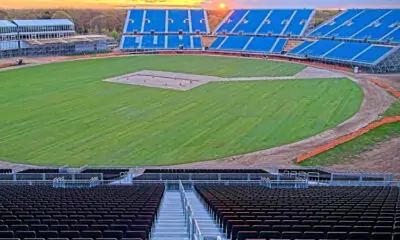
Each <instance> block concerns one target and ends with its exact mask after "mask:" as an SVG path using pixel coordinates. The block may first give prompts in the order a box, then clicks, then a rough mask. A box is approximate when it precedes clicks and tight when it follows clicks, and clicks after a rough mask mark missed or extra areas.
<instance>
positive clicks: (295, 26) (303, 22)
mask: <svg viewBox="0 0 400 240" xmlns="http://www.w3.org/2000/svg"><path fill="white" fill-rule="evenodd" d="M313 12H314V10H311V9H302V10H296V14H295V15H294V17H293V18H292V20H291V21H290V23H289V25H288V26H287V28H286V29H285V32H284V33H283V34H284V35H287V34H290V35H293V36H300V35H302V33H303V32H304V30H305V28H306V26H307V25H308V22H309V20H310V17H311V15H312V14H313Z"/></svg>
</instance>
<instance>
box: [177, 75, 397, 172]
mask: <svg viewBox="0 0 400 240" xmlns="http://www.w3.org/2000/svg"><path fill="white" fill-rule="evenodd" d="M336 73H337V72H336ZM341 74H343V75H344V76H347V77H349V78H350V79H351V80H353V81H354V82H356V83H357V84H358V85H359V86H360V87H361V88H362V89H363V91H364V100H363V102H362V105H361V108H360V111H359V112H358V113H356V114H355V115H354V116H353V117H352V118H350V119H348V120H347V121H345V122H343V123H342V124H340V125H338V126H336V127H334V128H332V129H329V130H327V131H325V132H323V133H321V134H318V135H316V136H313V137H311V138H308V139H305V140H302V141H299V142H295V143H291V144H287V145H283V146H279V147H275V148H272V149H267V150H262V151H258V152H253V153H248V154H243V155H237V156H232V157H227V158H223V159H219V160H212V161H203V162H197V163H189V164H183V165H177V166H176V167H180V168H183V167H193V168H194V167H196V168H212V167H218V166H221V165H223V166H224V167H227V166H232V167H238V166H242V167H246V166H251V167H265V168H271V167H275V168H276V167H288V166H293V164H294V159H295V158H296V157H297V156H298V155H300V154H302V153H305V152H308V151H310V150H312V149H314V148H315V147H318V146H320V145H323V144H326V143H328V142H330V141H332V140H334V139H336V138H338V137H342V136H344V135H347V134H349V133H351V132H353V131H356V130H358V129H360V128H362V127H364V126H366V125H367V124H369V123H371V122H373V121H375V120H376V119H378V118H379V115H380V114H382V113H383V112H385V111H386V109H388V108H389V107H390V105H391V104H392V103H393V101H395V99H394V98H393V97H392V96H390V95H389V94H388V93H387V92H386V91H385V90H383V89H382V88H380V87H378V86H376V85H375V84H373V83H371V82H370V81H368V76H364V75H356V74H351V73H341ZM358 169H359V170H363V166H358Z"/></svg>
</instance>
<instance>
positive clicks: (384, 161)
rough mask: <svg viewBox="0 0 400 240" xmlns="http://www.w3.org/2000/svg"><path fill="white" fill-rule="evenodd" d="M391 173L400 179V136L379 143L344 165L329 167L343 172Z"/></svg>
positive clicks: (346, 160)
mask: <svg viewBox="0 0 400 240" xmlns="http://www.w3.org/2000/svg"><path fill="white" fill-rule="evenodd" d="M361 166H362V169H363V170H364V171H369V172H391V173H393V174H394V175H395V177H397V178H399V177H400V136H395V137H392V138H391V139H389V140H386V141H382V142H379V143H377V144H375V145H374V146H372V147H371V148H369V149H367V150H365V151H363V152H362V153H360V154H358V155H357V156H355V157H352V158H351V159H345V162H344V163H340V164H334V165H332V166H329V168H331V169H336V170H342V171H359V170H360V167H361Z"/></svg>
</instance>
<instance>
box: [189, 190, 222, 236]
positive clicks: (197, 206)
mask: <svg viewBox="0 0 400 240" xmlns="http://www.w3.org/2000/svg"><path fill="white" fill-rule="evenodd" d="M186 196H187V198H188V199H189V203H190V205H191V206H192V209H193V214H194V217H195V219H196V221H197V222H198V224H199V228H200V231H201V233H202V234H203V237H216V236H220V237H221V239H223V240H225V239H226V236H225V234H224V233H223V232H222V231H221V229H220V228H219V226H218V225H217V224H216V223H215V221H214V219H213V218H212V216H211V214H210V213H209V212H208V211H207V209H206V208H205V206H204V205H203V203H201V201H200V199H199V197H198V196H197V195H196V194H195V192H194V191H186Z"/></svg>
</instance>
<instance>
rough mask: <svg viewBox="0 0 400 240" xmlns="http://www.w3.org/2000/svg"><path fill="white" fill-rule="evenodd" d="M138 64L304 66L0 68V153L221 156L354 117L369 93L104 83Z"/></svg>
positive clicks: (106, 159)
mask: <svg viewBox="0 0 400 240" xmlns="http://www.w3.org/2000/svg"><path fill="white" fill-rule="evenodd" d="M141 69H152V70H164V71H181V72H187V73H196V74H209V75H215V76H230V77H233V76H235V77H238V76H262V75H267V74H268V75H279V74H282V75H289V74H294V73H296V72H297V71H298V70H301V69H302V66H299V65H295V64H286V63H285V64H283V63H280V62H270V61H265V60H249V59H234V58H221V57H199V56H151V57H150V56H149V57H131V58H114V59H101V60H90V61H76V62H67V63H57V64H50V65H44V66H39V67H33V68H25V69H19V70H14V71H9V72H0V88H1V89H2V91H1V95H0V112H1V113H2V114H1V115H0V126H1V127H0V159H4V160H8V161H15V162H23V163H30V164H39V165H63V164H69V165H71V166H79V165H83V164H91V165H132V166H133V165H165V164H179V163H185V162H193V161H199V160H206V159H215V158H220V157H225V156H230V155H234V154H240V153H247V152H252V151H256V150H261V149H266V148H270V147H274V146H279V145H282V144H285V143H289V142H294V141H297V140H300V139H304V138H307V137H309V136H312V135H315V134H317V133H319V132H322V131H324V130H326V129H327V128H330V127H333V126H336V125H338V124H339V123H341V122H343V121H344V120H345V119H347V118H349V117H351V116H352V115H354V114H355V113H356V112H357V111H358V109H359V107H360V104H361V101H362V97H363V93H362V91H361V89H360V88H359V87H358V86H357V85H356V84H354V83H353V82H351V81H350V80H348V79H330V80H315V79H313V80H285V81H270V82H268V81H245V82H216V83H209V84H206V85H203V86H200V87H197V88H195V89H192V90H190V91H187V92H179V91H172V90H163V89H156V88H147V87H140V86H130V85H124V84H115V83H105V82H102V81H101V80H102V79H105V78H109V77H113V76H118V75H121V74H126V73H130V72H134V71H137V70H141ZM274 69H275V70H274ZM278 69H279V71H278Z"/></svg>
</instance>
